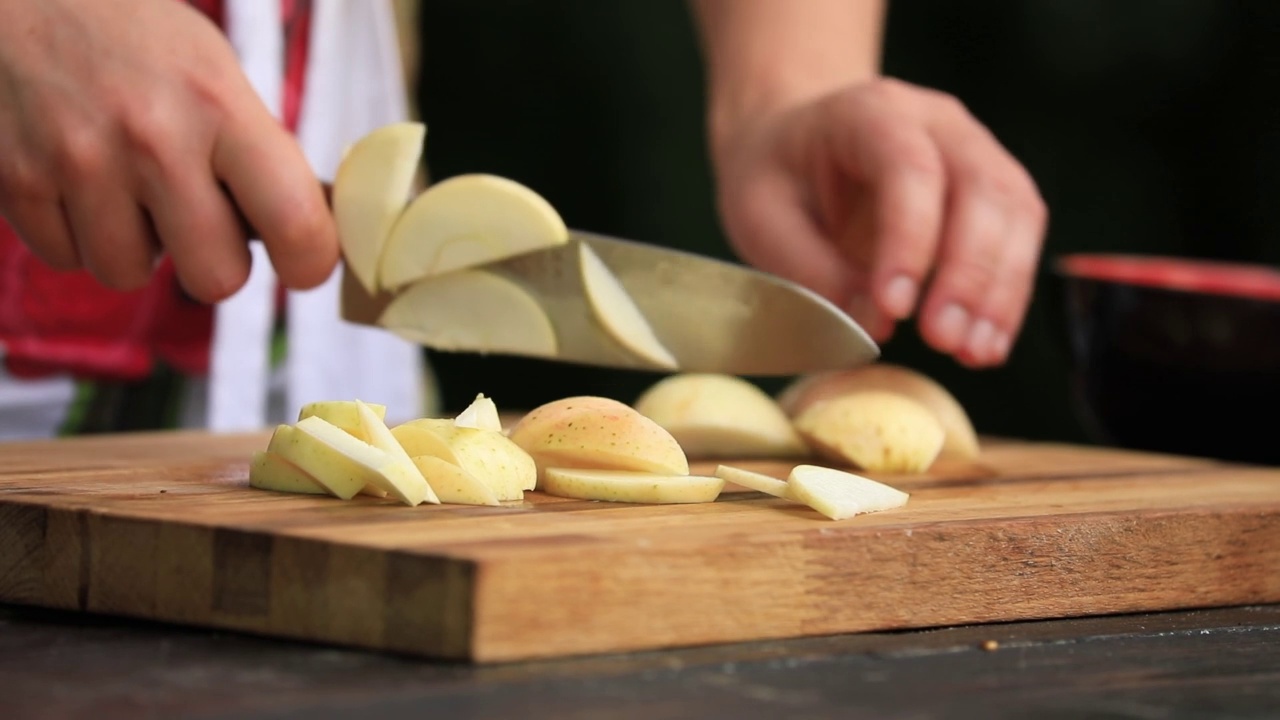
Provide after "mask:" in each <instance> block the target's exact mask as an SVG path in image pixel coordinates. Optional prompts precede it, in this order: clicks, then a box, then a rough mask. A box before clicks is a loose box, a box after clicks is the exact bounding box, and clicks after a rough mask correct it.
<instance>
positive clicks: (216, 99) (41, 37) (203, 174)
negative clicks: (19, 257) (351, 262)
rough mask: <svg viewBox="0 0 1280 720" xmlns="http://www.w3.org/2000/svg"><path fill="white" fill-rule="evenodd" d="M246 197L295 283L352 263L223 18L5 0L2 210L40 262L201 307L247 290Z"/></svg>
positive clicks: (170, 3)
mask: <svg viewBox="0 0 1280 720" xmlns="http://www.w3.org/2000/svg"><path fill="white" fill-rule="evenodd" d="M237 206H238V208H239V211H240V212H242V213H243V215H244V219H245V220H247V221H248V222H249V224H250V225H251V226H252V227H254V228H256V229H257V231H258V233H259V234H260V236H261V238H262V240H263V242H264V244H265V245H266V248H267V252H268V255H269V256H270V259H271V263H272V265H273V266H274V267H275V270H276V273H277V275H278V276H279V278H280V280H281V282H282V283H284V284H285V285H286V286H287V287H290V288H295V289H307V288H311V287H315V286H316V285H319V284H320V283H322V282H324V281H325V279H327V278H328V277H329V275H330V274H331V273H332V272H333V269H334V268H335V267H336V265H337V263H338V258H339V252H338V239H337V230H336V228H335V226H334V223H333V218H332V215H331V214H330V212H329V209H328V207H327V205H326V203H325V199H324V195H323V193H322V191H321V186H320V184H319V183H318V182H317V180H316V177H315V175H314V173H313V171H312V170H311V168H310V166H309V164H308V163H307V160H306V158H305V156H304V155H303V154H302V151H301V149H300V148H299V147H298V145H297V143H296V142H295V140H294V139H293V137H292V136H291V135H290V134H289V132H288V130H287V129H286V128H285V127H284V126H283V125H282V124H281V123H280V122H279V121H278V120H277V119H275V118H274V117H273V116H272V115H271V114H270V112H269V111H268V110H267V108H266V107H265V105H264V104H263V103H262V102H261V100H260V98H259V97H258V95H257V94H256V92H255V91H254V89H253V87H252V86H251V85H250V84H249V82H248V80H247V78H246V77H245V76H244V74H243V73H242V72H241V70H240V66H239V62H238V60H237V58H236V56H235V53H234V52H233V50H232V48H231V46H230V44H229V43H227V41H226V40H225V38H224V37H223V36H222V34H221V33H220V32H219V31H218V28H217V27H216V26H215V25H214V24H212V23H210V22H209V21H208V20H207V19H206V18H205V17H204V16H203V15H201V14H200V13H199V12H198V11H196V10H195V9H193V8H191V7H190V6H188V5H187V4H186V3H183V2H178V1H177V0H115V1H114V2H102V1H101V0H41V1H40V2H32V1H31V0H0V215H3V216H4V218H5V219H7V220H8V221H9V223H10V225H12V226H13V228H14V230H15V231H16V232H17V233H18V235H19V236H21V237H22V238H23V242H24V243H25V244H26V245H27V246H28V247H29V248H30V249H31V251H32V252H33V253H34V254H36V255H37V256H38V257H40V258H41V259H43V260H44V261H45V262H47V263H48V264H50V265H51V266H53V267H55V268H59V269H66V270H73V269H77V268H84V269H87V270H88V271H89V272H91V273H92V274H93V275H94V276H95V277H96V278H97V279H98V280H99V281H100V282H102V283H103V284H104V285H106V286H108V287H110V288H113V289H117V290H132V289H136V288H139V287H141V286H143V285H145V284H146V283H147V282H148V281H149V279H150V277H151V274H152V271H153V269H154V267H155V263H156V261H157V260H158V258H159V256H160V254H161V253H162V252H164V253H167V254H168V255H169V256H170V257H171V258H172V260H173V264H174V267H175V269H176V271H177V274H178V277H179V279H180V281H181V282H182V285H183V287H184V288H185V289H186V291H187V292H188V293H190V294H191V295H192V296H193V297H195V298H196V299H198V300H201V301H203V302H208V303H215V302H218V301H220V300H223V299H226V298H227V297H229V296H230V295H232V294H234V293H235V292H236V291H237V290H239V289H240V288H241V286H243V285H244V283H245V281H246V280H247V279H248V275H249V264H250V254H249V248H248V245H247V242H246V240H247V238H246V237H245V233H244V230H243V229H242V223H241V222H240V219H239V217H238V216H237Z"/></svg>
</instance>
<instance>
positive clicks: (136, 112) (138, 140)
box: [121, 102, 173, 165]
mask: <svg viewBox="0 0 1280 720" xmlns="http://www.w3.org/2000/svg"><path fill="white" fill-rule="evenodd" d="M172 128H173V122H172V121H171V116H170V113H169V112H168V111H167V109H166V108H165V105H164V104H163V103H157V102H150V103H137V104H135V105H132V106H130V108H129V110H128V111H127V112H125V114H124V115H123V117H122V118H121V133H122V135H123V138H124V142H125V146H126V147H127V148H128V150H129V152H130V154H131V156H133V157H136V158H138V159H140V160H143V161H146V162H150V163H152V164H156V165H159V164H162V163H163V161H164V160H165V159H166V157H167V155H168V147H169V144H170V141H171V136H172Z"/></svg>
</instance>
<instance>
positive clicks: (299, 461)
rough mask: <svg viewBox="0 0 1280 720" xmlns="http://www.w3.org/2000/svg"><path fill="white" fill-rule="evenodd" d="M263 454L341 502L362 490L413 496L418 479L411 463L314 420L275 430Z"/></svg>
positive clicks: (306, 420) (328, 423)
mask: <svg viewBox="0 0 1280 720" xmlns="http://www.w3.org/2000/svg"><path fill="white" fill-rule="evenodd" d="M267 451H268V452H272V453H275V454H277V455H279V456H280V457H281V458H283V459H285V460H288V461H289V462H291V463H293V464H294V465H296V466H298V467H299V468H300V469H301V470H302V471H303V472H305V473H307V474H308V475H310V476H311V477H313V478H315V480H316V482H318V483H320V484H321V485H323V486H324V487H325V489H326V490H328V491H329V493H330V494H332V495H333V496H335V497H339V498H342V499H343V500H350V499H351V498H353V497H355V495H356V493H359V492H360V491H361V489H362V488H364V487H365V486H366V485H372V486H374V487H376V488H379V489H381V490H384V491H386V492H387V493H389V494H396V493H400V494H403V495H405V496H406V497H412V495H411V494H410V493H411V488H413V487H414V486H415V485H416V484H417V482H418V481H419V479H420V475H419V473H418V471H417V468H415V467H413V463H412V462H408V463H406V461H404V460H401V459H400V458H397V457H394V456H392V455H390V454H389V453H386V452H384V451H382V450H379V449H378V448H376V447H374V446H372V445H370V444H369V443H367V442H365V441H363V440H361V439H359V438H356V437H353V436H352V435H351V434H350V433H348V432H346V431H345V430H343V429H341V428H339V427H338V426H337V425H334V424H332V423H330V422H327V421H326V420H324V419H323V418H320V417H317V416H314V415H313V416H311V417H309V418H305V419H303V420H299V421H298V422H297V424H295V425H282V426H280V427H279V428H277V429H276V432H275V433H274V434H273V435H272V436H271V441H270V442H269V443H268V444H267ZM393 488H395V489H394V490H393ZM409 504H414V503H409Z"/></svg>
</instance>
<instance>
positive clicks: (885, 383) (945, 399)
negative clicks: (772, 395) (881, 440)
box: [778, 362, 981, 460]
mask: <svg viewBox="0 0 1280 720" xmlns="http://www.w3.org/2000/svg"><path fill="white" fill-rule="evenodd" d="M866 390H879V391H887V392H894V393H897V394H899V395H905V396H907V397H909V398H911V399H912V400H915V401H916V402H918V403H920V404H921V405H924V406H925V407H926V408H928V409H929V410H930V411H931V412H932V413H933V414H934V416H935V417H937V418H938V422H940V423H942V428H943V430H944V431H945V432H946V441H945V442H944V443H943V446H942V452H943V454H946V455H950V456H953V457H957V458H964V459H967V460H973V459H976V458H977V457H978V456H979V455H980V454H981V446H980V445H979V443H978V433H977V432H976V431H975V430H974V427H973V422H972V421H971V420H970V419H969V415H968V413H966V412H965V409H964V406H962V405H961V404H960V401H959V400H957V399H956V397H955V396H954V395H952V394H951V393H950V392H948V391H947V389H946V388H945V387H943V386H942V384H941V383H939V382H938V381H936V380H934V379H933V378H931V377H929V376H927V375H925V374H923V373H921V372H918V371H916V370H912V369H911V368H908V367H903V366H901V365H894V364H892V363H886V362H878V363H872V364H870V365H863V366H861V367H856V368H851V369H849V370H834V371H830V372H823V373H815V374H812V375H806V376H804V377H801V378H798V379H797V380H796V381H794V382H793V383H791V384H790V385H788V386H787V387H786V388H785V389H783V391H782V392H781V393H779V394H778V404H779V405H780V406H781V407H782V409H783V411H784V412H786V413H787V414H788V415H789V416H790V417H793V418H794V417H799V416H800V415H801V414H803V413H804V411H805V410H807V409H809V408H810V407H811V406H813V405H814V404H816V403H818V402H821V401H823V400H831V399H833V398H836V397H840V396H841V395H849V394H852V393H855V392H863V391H866Z"/></svg>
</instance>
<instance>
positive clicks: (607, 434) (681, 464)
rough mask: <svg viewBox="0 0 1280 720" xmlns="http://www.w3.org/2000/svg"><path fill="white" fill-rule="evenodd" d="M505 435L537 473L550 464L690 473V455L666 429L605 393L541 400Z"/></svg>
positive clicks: (664, 472) (634, 470)
mask: <svg viewBox="0 0 1280 720" xmlns="http://www.w3.org/2000/svg"><path fill="white" fill-rule="evenodd" d="M510 437H511V440H512V442H514V443H515V444H516V445H519V446H520V447H521V448H523V449H524V451H525V452H527V453H528V454H529V455H530V456H531V457H532V458H533V459H534V461H535V463H536V464H537V467H538V470H539V473H540V474H541V475H545V469H546V468H549V467H556V468H578V469H590V470H627V471H633V472H648V473H655V474H659V475H688V474H689V460H688V458H687V457H685V454H684V450H683V449H682V448H681V447H680V443H678V442H676V439H675V438H674V437H672V436H671V433H669V432H667V431H666V430H664V429H663V428H662V426H660V425H658V424H657V423H655V422H654V421H652V420H650V419H649V418H647V417H645V416H644V415H641V414H640V413H638V412H636V411H635V409H633V408H632V407H630V406H629V405H626V404H624V403H621V402H618V401H617V400H613V399H610V398H604V397H594V396H581V397H570V398H564V399H561V400H554V401H552V402H549V403H546V404H544V405H541V406H539V407H537V408H535V409H533V410H531V411H530V412H529V413H528V414H526V415H525V416H524V417H522V418H521V419H520V421H519V422H518V423H516V425H515V427H513V428H511V435H510Z"/></svg>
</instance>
